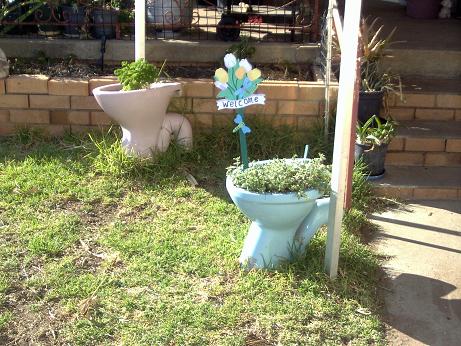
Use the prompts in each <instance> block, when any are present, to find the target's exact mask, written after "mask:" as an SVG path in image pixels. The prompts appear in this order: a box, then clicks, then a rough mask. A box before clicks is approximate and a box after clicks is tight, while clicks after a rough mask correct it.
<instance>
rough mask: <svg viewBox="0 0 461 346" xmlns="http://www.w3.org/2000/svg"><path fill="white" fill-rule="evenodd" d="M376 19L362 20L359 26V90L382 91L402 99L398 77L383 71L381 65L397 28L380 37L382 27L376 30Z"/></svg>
mask: <svg viewBox="0 0 461 346" xmlns="http://www.w3.org/2000/svg"><path fill="white" fill-rule="evenodd" d="M377 25H378V18H375V19H374V20H372V21H371V23H370V20H369V18H365V19H362V21H361V25H360V32H361V35H360V37H359V40H360V42H359V44H360V47H361V48H362V56H361V58H360V72H361V90H362V91H368V92H370V91H384V92H385V93H394V94H397V95H398V96H399V97H402V85H401V81H400V77H399V75H397V74H393V73H391V72H390V71H389V70H387V71H383V69H382V67H381V63H382V60H383V58H384V57H386V56H387V55H386V49H388V48H389V47H390V46H391V45H392V44H393V43H394V42H392V37H393V36H394V33H395V31H396V29H397V28H394V29H393V30H392V31H391V32H390V33H389V34H388V35H387V36H386V37H381V34H382V31H383V29H384V26H383V25H381V26H379V27H378V28H377V29H376V27H377Z"/></svg>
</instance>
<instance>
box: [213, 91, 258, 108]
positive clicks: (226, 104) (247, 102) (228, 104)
mask: <svg viewBox="0 0 461 346" xmlns="http://www.w3.org/2000/svg"><path fill="white" fill-rule="evenodd" d="M265 103H266V95H264V94H253V95H251V96H248V97H245V98H243V99H240V100H228V99H220V100H217V101H216V105H217V106H218V111H220V110H222V109H238V108H245V107H248V106H251V105H263V104H265Z"/></svg>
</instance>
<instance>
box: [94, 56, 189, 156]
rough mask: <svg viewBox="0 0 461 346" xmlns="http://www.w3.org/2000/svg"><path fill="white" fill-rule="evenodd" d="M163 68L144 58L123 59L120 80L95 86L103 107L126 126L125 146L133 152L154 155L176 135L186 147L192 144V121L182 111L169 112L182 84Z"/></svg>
mask: <svg viewBox="0 0 461 346" xmlns="http://www.w3.org/2000/svg"><path fill="white" fill-rule="evenodd" d="M164 65H165V64H163V65H162V66H161V67H160V68H157V67H156V66H154V65H152V64H149V63H148V62H147V61H145V60H144V59H139V60H137V61H135V62H131V63H128V62H123V63H122V67H121V68H120V69H118V70H115V75H116V76H117V78H118V80H119V82H120V83H117V84H110V85H106V86H101V87H98V88H96V89H94V90H93V94H94V97H95V98H96V101H97V102H98V104H99V105H100V106H101V108H102V109H103V110H104V111H105V112H106V113H107V114H108V115H109V117H111V118H112V119H113V120H114V121H116V122H117V123H118V124H120V126H121V127H122V132H123V137H122V146H123V148H124V149H125V150H126V151H127V152H128V153H130V154H134V155H138V156H150V155H151V154H152V152H153V151H165V150H166V149H167V148H168V146H169V144H170V141H171V139H172V136H174V137H175V138H176V139H177V141H178V142H179V143H180V144H182V145H184V146H185V147H190V146H191V145H192V130H191V126H190V123H189V122H188V120H187V119H186V118H184V117H183V116H182V115H179V114H175V113H168V114H167V113H166V110H167V107H168V104H169V103H170V100H171V97H172V96H173V95H174V94H175V93H176V92H178V91H180V90H181V84H179V83H176V82H165V81H162V80H161V76H162V74H163V67H164Z"/></svg>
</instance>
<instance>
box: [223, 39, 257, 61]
mask: <svg viewBox="0 0 461 346" xmlns="http://www.w3.org/2000/svg"><path fill="white" fill-rule="evenodd" d="M226 53H232V54H234V55H235V56H236V57H237V59H251V58H252V57H253V55H254V54H255V53H256V47H254V46H253V45H252V44H251V41H250V39H249V37H247V36H243V37H242V38H241V39H240V42H238V43H235V44H233V45H232V46H230V47H229V48H228V49H226Z"/></svg>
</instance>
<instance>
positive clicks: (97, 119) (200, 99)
mask: <svg viewBox="0 0 461 346" xmlns="http://www.w3.org/2000/svg"><path fill="white" fill-rule="evenodd" d="M177 80H178V81H180V82H181V83H182V84H183V89H182V95H181V96H179V97H175V98H173V99H172V101H171V103H170V106H169V111H170V112H176V113H180V114H183V115H184V116H186V117H187V118H188V119H189V121H190V122H191V124H192V126H193V127H194V130H198V131H203V130H205V131H206V130H209V129H211V128H214V127H223V126H226V125H230V124H232V121H233V112H232V111H231V110H227V111H224V112H219V113H218V112H217V107H216V93H217V89H216V88H215V86H214V84H213V82H212V80H211V79H177ZM114 82H116V79H115V77H114V76H105V77H97V78H93V79H89V80H88V79H81V78H50V77H48V76H45V75H13V76H9V77H8V78H6V79H4V80H0V135H9V134H12V133H14V132H15V131H16V130H17V128H18V127H21V126H29V127H34V128H42V129H44V130H46V132H48V133H49V134H50V135H61V134H63V133H65V132H66V131H71V132H89V131H91V130H94V129H96V128H98V127H101V126H103V127H104V126H110V125H111V120H110V118H109V117H108V116H107V115H106V114H105V113H104V112H103V111H102V110H101V108H100V107H99V105H98V104H97V103H96V100H95V98H94V97H93V95H92V90H93V89H94V88H96V87H98V86H102V85H107V84H111V83H114ZM332 90H333V98H336V94H337V85H336V84H335V85H333V86H332ZM260 92H261V93H263V94H266V96H267V102H266V104H265V105H257V106H252V107H249V108H248V111H247V113H248V114H250V115H251V114H252V115H258V116H259V117H260V118H261V119H262V120H263V121H269V122H271V123H272V124H273V125H275V126H281V125H288V126H292V127H293V128H296V129H299V130H302V129H306V128H308V127H310V126H311V125H312V124H313V123H314V122H316V121H318V120H319V119H320V118H321V116H322V114H323V104H324V101H323V99H324V83H323V82H297V81H269V82H264V83H262V84H261V86H260Z"/></svg>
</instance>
